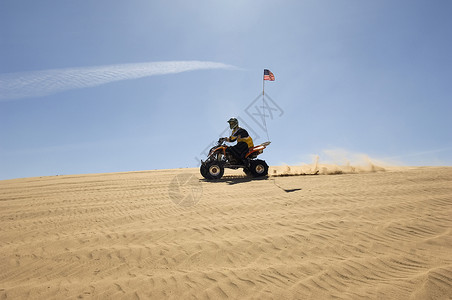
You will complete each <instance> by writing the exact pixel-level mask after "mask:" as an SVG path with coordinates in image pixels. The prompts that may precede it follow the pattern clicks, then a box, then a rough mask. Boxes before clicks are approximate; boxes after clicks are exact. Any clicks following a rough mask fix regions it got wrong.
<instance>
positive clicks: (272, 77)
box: [264, 69, 275, 81]
mask: <svg viewBox="0 0 452 300" xmlns="http://www.w3.org/2000/svg"><path fill="white" fill-rule="evenodd" d="M264 80H270V81H274V80H275V75H273V73H272V72H271V71H270V70H267V69H264Z"/></svg>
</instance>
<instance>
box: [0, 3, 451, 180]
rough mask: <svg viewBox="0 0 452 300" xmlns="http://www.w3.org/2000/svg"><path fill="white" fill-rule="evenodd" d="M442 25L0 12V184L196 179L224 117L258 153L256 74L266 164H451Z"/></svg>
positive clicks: (142, 8)
mask: <svg viewBox="0 0 452 300" xmlns="http://www.w3.org/2000/svg"><path fill="white" fill-rule="evenodd" d="M451 14H452V2H451V1H449V0H438V1H416V0H409V1H405V0H401V1H392V0H391V1H389V0H383V1H357V0H339V1H336V0H334V1H333V0H330V1H326V0H321V1H318V0H310V1H304V0H300V1H295V0H294V1H284V0H283V1H266V0H263V1H246V0H244V1H223V0H219V1H149V0H130V1H106V0H96V1H59V0H58V1H57V0H54V1H50V0H42V1H25V0H1V1H0V179H9V178H18V177H30V176H45V175H57V174H84V173H99V172H116V171H138V170H150V169H167V168H179V167H196V166H198V162H197V161H196V159H200V158H204V157H203V156H204V155H203V154H202V152H203V151H204V150H205V149H206V147H208V146H209V144H210V143H212V141H214V140H216V139H217V138H218V136H219V135H220V134H221V133H222V132H224V130H225V129H226V128H227V125H228V124H227V123H226V121H227V120H228V119H229V118H230V117H232V116H235V117H239V118H240V120H242V121H243V122H244V123H245V124H246V125H247V126H248V127H249V128H247V129H249V131H250V132H252V133H253V134H254V135H255V137H256V138H255V140H256V141H255V142H256V143H259V142H263V141H265V140H266V134H265V132H264V131H263V130H262V129H261V128H260V126H259V124H257V122H255V121H254V120H253V118H252V117H251V116H253V115H252V111H254V109H255V106H256V105H257V106H259V105H258V103H255V104H253V103H252V102H253V100H254V99H255V98H256V97H257V96H258V95H259V93H260V92H261V91H262V74H263V69H264V68H268V69H270V70H271V71H272V72H273V73H274V74H275V76H276V81H274V82H266V84H265V90H266V93H268V95H269V96H270V97H271V99H272V100H274V102H275V103H276V104H277V106H278V107H279V108H280V111H272V112H274V114H273V115H272V116H271V117H268V119H267V127H268V134H269V137H270V140H271V141H272V144H271V145H270V147H269V148H267V151H266V152H265V153H264V154H263V155H262V158H264V159H266V160H267V162H268V163H269V164H270V165H280V164H282V163H287V164H299V163H302V162H305V163H310V162H311V160H312V156H313V155H316V154H318V155H320V159H321V160H322V158H323V156H322V155H326V154H327V153H331V151H332V150H334V149H337V150H338V151H339V152H340V153H350V154H351V155H354V154H356V153H365V154H367V155H369V156H370V157H371V158H376V159H379V160H383V161H388V162H391V163H397V164H402V165H452V134H451V132H452V130H451V128H452V121H451V117H450V115H451V112H452V104H451V103H452V101H451V100H452V99H451V95H452V84H450V82H451V79H450V78H452V56H451V53H452V19H451V18H450V15H451ZM159 64H160V65H159ZM170 64H172V65H171V66H172V68H173V69H171V67H169V65H170ZM184 66H185V67H184ZM49 74H50V75H49ZM250 105H251V108H250V109H249V110H248V112H250V111H251V116H250V115H249V114H247V112H246V109H247V108H248V107H249V106H250ZM242 125H243V124H242ZM247 126H244V127H245V128H246V127H247ZM325 159H326V158H325Z"/></svg>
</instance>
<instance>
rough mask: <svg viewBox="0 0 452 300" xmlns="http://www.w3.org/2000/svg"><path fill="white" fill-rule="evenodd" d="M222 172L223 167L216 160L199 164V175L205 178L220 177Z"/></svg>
mask: <svg viewBox="0 0 452 300" xmlns="http://www.w3.org/2000/svg"><path fill="white" fill-rule="evenodd" d="M203 167H204V170H203ZM203 172H205V175H204V174H203ZM223 174H224V167H223V166H222V165H221V164H220V163H218V162H216V161H214V162H211V163H207V164H205V165H202V166H201V175H202V176H204V178H206V179H214V180H215V179H220V178H221V177H222V176H223Z"/></svg>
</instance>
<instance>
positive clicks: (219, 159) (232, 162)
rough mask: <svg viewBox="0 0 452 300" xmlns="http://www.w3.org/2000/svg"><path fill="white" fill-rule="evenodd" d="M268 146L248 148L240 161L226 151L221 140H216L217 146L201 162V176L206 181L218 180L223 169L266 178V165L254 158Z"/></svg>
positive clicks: (225, 146)
mask: <svg viewBox="0 0 452 300" xmlns="http://www.w3.org/2000/svg"><path fill="white" fill-rule="evenodd" d="M268 145H270V142H265V143H262V144H260V145H258V146H255V147H253V148H250V149H249V150H248V153H247V154H246V155H245V158H244V159H242V160H240V159H237V158H235V157H234V156H233V155H232V154H231V153H229V152H228V151H226V149H227V148H228V147H229V146H228V145H226V144H225V140H224V139H222V138H221V139H219V140H218V143H217V145H216V146H214V147H213V148H212V149H210V151H209V155H208V156H207V159H206V161H202V160H201V167H200V171H201V175H202V176H203V177H204V178H206V179H208V180H210V179H220V178H221V177H222V176H223V174H224V169H225V168H229V169H239V168H243V171H244V172H245V174H247V175H252V176H253V177H261V176H266V175H267V174H268V165H267V163H266V162H265V161H264V160H261V159H256V158H257V156H258V155H259V154H261V153H262V152H263V151H264V149H265V148H266V147H267V146H268Z"/></svg>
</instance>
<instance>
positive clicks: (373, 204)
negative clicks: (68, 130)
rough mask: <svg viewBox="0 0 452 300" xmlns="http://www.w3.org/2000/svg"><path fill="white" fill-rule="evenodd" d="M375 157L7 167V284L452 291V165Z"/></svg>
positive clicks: (160, 289)
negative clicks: (386, 162) (10, 176)
mask: <svg viewBox="0 0 452 300" xmlns="http://www.w3.org/2000/svg"><path fill="white" fill-rule="evenodd" d="M295 169H296V168H292V169H291V170H292V173H293V170H295ZM274 170H276V173H275V172H274V171H273V169H272V170H270V175H271V174H275V175H277V174H282V173H283V172H282V171H280V170H279V171H278V169H277V168H276V169H274ZM283 171H284V170H283ZM370 171H371V172H354V173H353V174H346V173H347V172H342V173H335V174H340V175H336V176H326V175H317V176H270V177H269V178H267V179H260V180H252V179H249V178H246V177H243V176H237V173H227V174H226V176H225V178H224V179H222V180H219V181H216V182H208V181H205V180H203V179H202V177H201V175H200V174H199V172H198V170H197V169H178V170H157V171H143V172H130V173H113V174H91V175H71V176H55V177H42V178H25V179H15V180H4V181H0V243H1V244H0V298H1V299H22V298H30V299H80V298H96V299H187V298H194V299H222V298H232V299H256V298H264V299H330V298H339V299H362V298H371V299H410V298H411V299H450V298H452V256H451V255H450V253H451V250H452V229H451V228H452V218H451V216H452V168H450V167H435V168H434V167H425V168H398V169H387V170H386V171H385V172H375V171H376V170H373V171H372V170H370ZM278 172H279V173H278ZM327 173H328V172H327ZM175 182H177V186H175Z"/></svg>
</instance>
